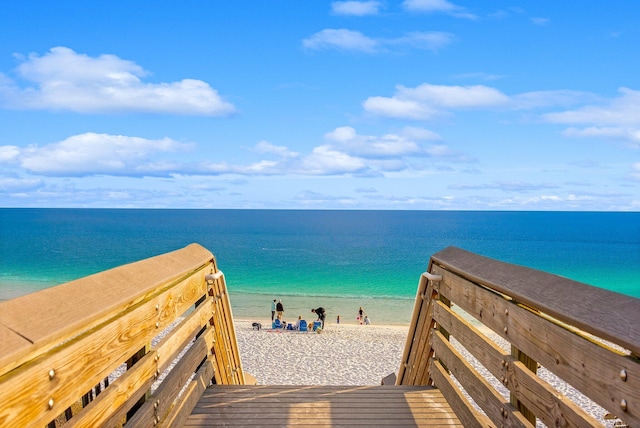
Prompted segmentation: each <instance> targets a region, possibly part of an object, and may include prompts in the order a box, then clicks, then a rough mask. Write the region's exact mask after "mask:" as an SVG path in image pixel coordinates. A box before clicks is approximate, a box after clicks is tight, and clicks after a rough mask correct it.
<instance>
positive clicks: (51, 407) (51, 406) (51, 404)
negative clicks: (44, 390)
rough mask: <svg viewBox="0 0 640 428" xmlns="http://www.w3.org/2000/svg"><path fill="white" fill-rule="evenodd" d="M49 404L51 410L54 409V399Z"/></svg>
mask: <svg viewBox="0 0 640 428" xmlns="http://www.w3.org/2000/svg"><path fill="white" fill-rule="evenodd" d="M48 404H49V409H53V404H54V402H53V398H51V399H49V403H48Z"/></svg>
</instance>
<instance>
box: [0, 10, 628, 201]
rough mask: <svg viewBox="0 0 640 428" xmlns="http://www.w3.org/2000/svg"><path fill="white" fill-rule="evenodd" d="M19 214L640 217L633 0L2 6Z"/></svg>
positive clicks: (4, 81)
mask: <svg viewBox="0 0 640 428" xmlns="http://www.w3.org/2000/svg"><path fill="white" fill-rule="evenodd" d="M0 40H2V43H0V124H1V126H2V132H1V133H0V206H3V207H123V208H127V207H144V208H146V207H149V208H292V209H427V210H431V209H435V210H443V209H445V210H446V209H451V210H454V209H455V210H598V211H601V210H604V211H638V210H639V209H640V61H639V60H640V8H638V3H637V2H636V1H635V0H613V1H611V2H602V1H596V0H584V1H581V2H560V1H557V0H540V1H535V2H532V1H502V0H496V1H473V2H472V1H468V0H460V1H447V0H405V1H334V2H329V1H303V0H297V1H291V0H279V1H274V2H267V1H252V2H249V1H246V2H235V1H234V2H231V1H213V0H212V1H203V0H197V1H196V0H182V1H180V2H177V1H153V2H152V1H137V2H135V1H123V0H112V1H108V2H106V1H92V2H86V1H83V2H80V1H64V0H63V1H56V2H49V1H32V0H24V1H16V2H3V4H2V6H0Z"/></svg>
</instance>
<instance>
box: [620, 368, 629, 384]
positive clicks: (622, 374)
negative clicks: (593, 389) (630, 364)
mask: <svg viewBox="0 0 640 428" xmlns="http://www.w3.org/2000/svg"><path fill="white" fill-rule="evenodd" d="M620 379H622V381H623V382H626V381H627V371H626V370H625V369H622V370H620Z"/></svg>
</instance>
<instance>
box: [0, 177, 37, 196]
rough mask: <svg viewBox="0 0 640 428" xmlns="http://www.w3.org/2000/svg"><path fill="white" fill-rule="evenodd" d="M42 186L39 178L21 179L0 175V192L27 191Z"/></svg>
mask: <svg viewBox="0 0 640 428" xmlns="http://www.w3.org/2000/svg"><path fill="white" fill-rule="evenodd" d="M42 186H43V182H42V180H40V179H23V178H13V177H0V192H6V193H16V192H28V191H32V190H35V189H38V188H40V187H42Z"/></svg>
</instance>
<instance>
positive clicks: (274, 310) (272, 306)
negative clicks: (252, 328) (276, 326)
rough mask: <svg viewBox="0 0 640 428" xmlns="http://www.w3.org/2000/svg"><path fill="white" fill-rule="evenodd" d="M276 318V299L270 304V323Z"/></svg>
mask: <svg viewBox="0 0 640 428" xmlns="http://www.w3.org/2000/svg"><path fill="white" fill-rule="evenodd" d="M275 317H276V299H273V303H271V322H273V319H274V318H275Z"/></svg>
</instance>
